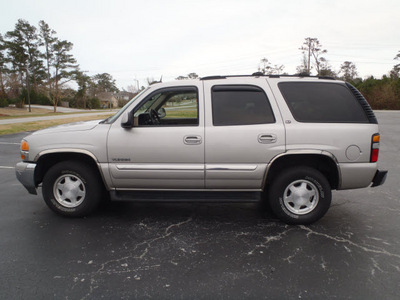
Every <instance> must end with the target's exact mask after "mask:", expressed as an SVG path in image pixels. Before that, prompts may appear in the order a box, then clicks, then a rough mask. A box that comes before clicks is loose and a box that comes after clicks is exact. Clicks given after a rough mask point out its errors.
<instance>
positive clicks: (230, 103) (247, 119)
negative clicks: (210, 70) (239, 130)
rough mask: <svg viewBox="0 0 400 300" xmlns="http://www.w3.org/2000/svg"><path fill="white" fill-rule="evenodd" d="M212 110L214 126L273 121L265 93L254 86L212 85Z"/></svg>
mask: <svg viewBox="0 0 400 300" xmlns="http://www.w3.org/2000/svg"><path fill="white" fill-rule="evenodd" d="M212 110H213V125H214V126H231V125H253V124H268V123H275V117H274V114H273V112H272V109H271V106H270V103H269V101H268V98H267V95H266V94H265V92H264V91H263V90H262V89H261V88H259V87H256V86H250V85H249V86H246V85H242V86H239V85H218V86H214V87H213V88H212Z"/></svg>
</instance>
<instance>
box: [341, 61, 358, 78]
mask: <svg viewBox="0 0 400 300" xmlns="http://www.w3.org/2000/svg"><path fill="white" fill-rule="evenodd" d="M339 74H341V79H343V80H344V81H348V82H350V81H354V79H355V78H356V77H357V75H358V74H357V67H356V65H355V64H354V63H352V62H351V61H345V62H344V63H343V64H342V65H341V66H340V71H339Z"/></svg>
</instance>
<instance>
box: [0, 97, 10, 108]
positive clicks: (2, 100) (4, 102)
mask: <svg viewBox="0 0 400 300" xmlns="http://www.w3.org/2000/svg"><path fill="white" fill-rule="evenodd" d="M0 107H8V101H7V99H6V98H0Z"/></svg>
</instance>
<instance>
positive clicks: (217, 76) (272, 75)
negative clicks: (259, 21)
mask: <svg viewBox="0 0 400 300" xmlns="http://www.w3.org/2000/svg"><path fill="white" fill-rule="evenodd" d="M235 77H268V78H281V77H300V78H318V79H327V80H336V78H334V77H331V76H311V75H307V74H295V75H288V74H263V73H262V72H256V73H253V74H251V75H215V76H206V77H201V78H200V80H217V79H227V78H235Z"/></svg>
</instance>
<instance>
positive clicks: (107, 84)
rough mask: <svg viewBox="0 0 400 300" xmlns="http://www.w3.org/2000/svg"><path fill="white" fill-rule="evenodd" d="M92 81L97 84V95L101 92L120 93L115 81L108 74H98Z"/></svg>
mask: <svg viewBox="0 0 400 300" xmlns="http://www.w3.org/2000/svg"><path fill="white" fill-rule="evenodd" d="M92 81H93V83H94V84H95V90H96V92H95V94H96V93H101V92H111V93H117V92H119V90H118V88H117V86H116V83H115V79H114V78H113V77H112V76H111V75H110V74H108V73H102V74H96V75H94V76H93V77H92Z"/></svg>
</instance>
